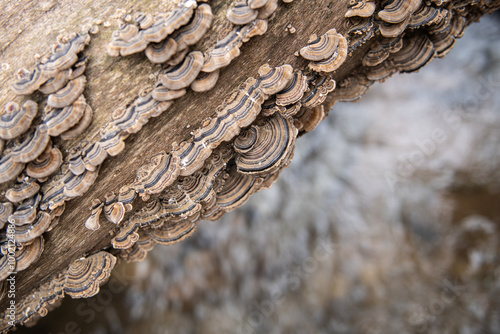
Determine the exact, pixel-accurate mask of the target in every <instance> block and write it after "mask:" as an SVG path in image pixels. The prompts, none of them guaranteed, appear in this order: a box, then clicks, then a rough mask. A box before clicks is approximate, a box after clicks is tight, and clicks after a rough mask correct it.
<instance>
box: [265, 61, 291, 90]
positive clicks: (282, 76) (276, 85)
mask: <svg viewBox="0 0 500 334" xmlns="http://www.w3.org/2000/svg"><path fill="white" fill-rule="evenodd" d="M259 76H260V79H261V80H262V82H261V83H260V88H261V89H262V92H263V93H264V94H266V95H274V94H276V93H278V92H280V91H282V90H283V89H285V87H286V86H287V85H288V84H289V82H290V80H292V78H293V67H292V66H290V65H288V64H285V65H283V66H279V67H275V68H272V67H270V66H269V64H264V65H262V66H261V67H260V68H259Z"/></svg>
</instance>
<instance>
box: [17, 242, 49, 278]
mask: <svg viewBox="0 0 500 334" xmlns="http://www.w3.org/2000/svg"><path fill="white" fill-rule="evenodd" d="M43 246H44V239H43V237H38V238H35V239H33V241H32V242H31V243H30V244H28V245H23V246H22V248H21V249H20V250H19V251H17V252H16V271H22V270H24V269H26V268H28V267H29V266H30V265H31V264H32V263H33V262H35V261H37V260H38V259H39V258H40V255H42V252H43Z"/></svg>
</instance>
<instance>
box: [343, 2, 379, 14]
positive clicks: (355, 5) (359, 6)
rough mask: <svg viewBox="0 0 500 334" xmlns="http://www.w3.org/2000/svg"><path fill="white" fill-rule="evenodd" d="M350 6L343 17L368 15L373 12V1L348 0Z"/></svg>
mask: <svg viewBox="0 0 500 334" xmlns="http://www.w3.org/2000/svg"><path fill="white" fill-rule="evenodd" d="M349 5H350V8H349V10H348V11H347V13H345V17H353V16H359V17H370V16H372V15H373V13H374V12H375V7H376V5H375V2H373V1H370V0H350V2H349Z"/></svg>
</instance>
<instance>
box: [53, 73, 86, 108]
mask: <svg viewBox="0 0 500 334" xmlns="http://www.w3.org/2000/svg"><path fill="white" fill-rule="evenodd" d="M86 83H87V79H86V78H85V76H84V75H81V76H79V77H78V78H75V79H73V80H71V81H69V82H68V83H67V84H66V86H64V87H63V88H62V89H60V90H59V91H57V92H55V93H53V94H50V95H49V97H48V98H47V105H48V106H51V107H53V108H64V107H66V106H69V105H71V104H72V103H73V102H75V101H76V99H77V98H78V97H79V96H81V95H82V93H83V90H84V89H85V84H86Z"/></svg>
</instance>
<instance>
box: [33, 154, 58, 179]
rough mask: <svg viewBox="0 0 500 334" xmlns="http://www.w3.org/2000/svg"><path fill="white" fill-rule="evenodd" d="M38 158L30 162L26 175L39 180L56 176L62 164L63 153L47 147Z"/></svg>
mask: <svg viewBox="0 0 500 334" xmlns="http://www.w3.org/2000/svg"><path fill="white" fill-rule="evenodd" d="M47 148H48V150H47V149H46V150H45V152H43V153H42V154H41V155H40V156H39V157H38V158H36V159H34V160H33V161H31V162H29V163H28V165H27V166H26V174H28V176H31V177H33V178H36V179H38V180H41V179H44V178H46V177H48V176H50V175H52V174H54V173H55V172H56V171H57V170H58V169H59V167H60V166H61V164H62V153H61V151H59V149H57V148H55V147H54V148H52V147H50V146H47Z"/></svg>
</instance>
